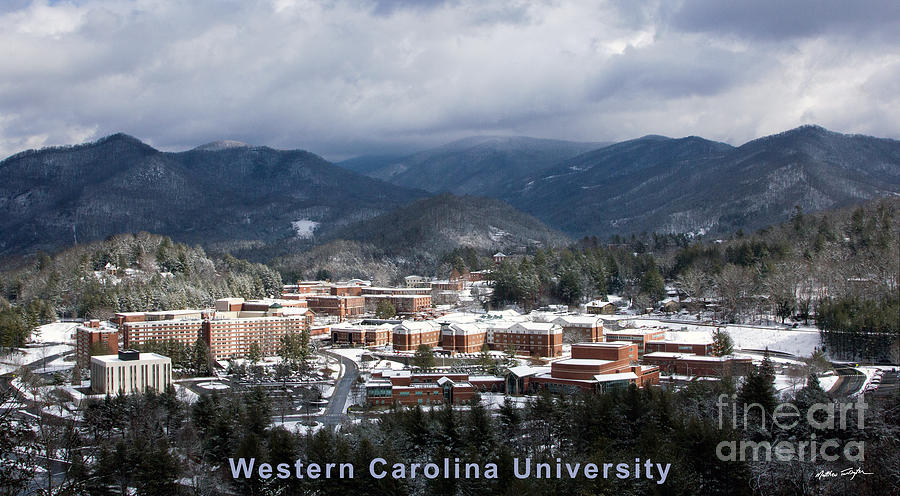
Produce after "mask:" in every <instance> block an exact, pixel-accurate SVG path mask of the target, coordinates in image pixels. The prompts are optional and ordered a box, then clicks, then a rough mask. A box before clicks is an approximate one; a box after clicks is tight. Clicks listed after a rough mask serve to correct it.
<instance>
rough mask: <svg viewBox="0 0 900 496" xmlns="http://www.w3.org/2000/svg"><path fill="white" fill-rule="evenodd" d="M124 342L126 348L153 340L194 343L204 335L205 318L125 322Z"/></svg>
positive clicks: (122, 327) (123, 330)
mask: <svg viewBox="0 0 900 496" xmlns="http://www.w3.org/2000/svg"><path fill="white" fill-rule="evenodd" d="M119 329H120V330H121V331H122V343H123V346H124V347H125V348H134V347H138V346H144V345H146V344H148V343H150V342H151V341H160V342H161V341H177V342H179V343H181V344H185V345H193V344H194V343H196V342H197V339H199V338H200V337H202V336H203V320H200V319H197V320H144V321H133V322H125V323H123V324H122V325H121V326H120V327H119Z"/></svg>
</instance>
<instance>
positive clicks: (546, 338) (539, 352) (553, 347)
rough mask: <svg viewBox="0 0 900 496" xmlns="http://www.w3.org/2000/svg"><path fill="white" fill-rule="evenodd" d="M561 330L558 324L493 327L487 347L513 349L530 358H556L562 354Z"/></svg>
mask: <svg viewBox="0 0 900 496" xmlns="http://www.w3.org/2000/svg"><path fill="white" fill-rule="evenodd" d="M562 344H563V329H562V327H560V326H559V325H558V324H554V323H545V322H518V323H515V324H512V325H510V326H509V327H506V328H502V327H494V329H493V332H491V339H490V340H489V343H488V345H489V346H490V347H491V348H493V349H495V350H506V349H513V350H516V352H517V353H526V354H528V355H532V356H541V357H557V356H560V355H561V354H562Z"/></svg>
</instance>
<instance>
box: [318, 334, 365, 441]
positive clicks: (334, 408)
mask: <svg viewBox="0 0 900 496" xmlns="http://www.w3.org/2000/svg"><path fill="white" fill-rule="evenodd" d="M323 353H324V354H326V355H328V356H331V357H334V358H337V359H338V360H340V362H341V363H342V364H343V365H344V373H343V374H342V375H341V378H340V379H339V380H338V383H337V384H335V386H334V392H333V393H332V394H331V399H330V400H329V402H328V407H327V408H326V409H325V414H324V415H322V416H320V417H319V420H320V421H321V422H322V423H323V424H325V425H339V424H341V422H343V421H344V420H346V419H347V413H346V412H347V399H348V397H349V396H350V389H351V388H352V387H353V384H355V383H356V380H357V378H358V377H359V368H358V367H357V366H356V362H354V361H353V360H351V359H349V358H347V357H345V356H342V355H338V354H337V353H331V352H329V351H323Z"/></svg>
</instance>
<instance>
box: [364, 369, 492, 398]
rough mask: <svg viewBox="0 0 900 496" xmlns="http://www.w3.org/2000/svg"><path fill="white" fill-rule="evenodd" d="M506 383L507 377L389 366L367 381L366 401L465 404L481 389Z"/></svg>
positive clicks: (485, 389) (488, 388)
mask: <svg viewBox="0 0 900 496" xmlns="http://www.w3.org/2000/svg"><path fill="white" fill-rule="evenodd" d="M502 385H503V379H502V378H500V377H493V376H472V377H470V376H469V375H468V374H453V373H447V374H443V373H430V374H429V373H424V374H413V373H412V372H410V371H409V370H389V371H384V372H382V373H379V374H373V380H371V381H369V382H368V383H366V402H367V403H368V404H369V405H371V406H381V405H392V404H400V405H435V404H444V403H448V404H461V403H466V402H469V401H472V400H473V399H474V398H475V393H476V392H477V391H479V390H481V391H490V390H495V391H497V390H502V387H503V386H502Z"/></svg>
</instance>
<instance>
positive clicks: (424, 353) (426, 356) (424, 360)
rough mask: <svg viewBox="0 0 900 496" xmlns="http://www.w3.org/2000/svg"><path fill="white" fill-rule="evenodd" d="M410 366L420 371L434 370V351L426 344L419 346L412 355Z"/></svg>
mask: <svg viewBox="0 0 900 496" xmlns="http://www.w3.org/2000/svg"><path fill="white" fill-rule="evenodd" d="M412 364H413V366H415V367H418V368H420V369H422V370H430V369H433V368H434V351H433V350H432V349H431V346H428V345H427V344H420V345H419V347H418V348H416V354H415V355H413V359H412Z"/></svg>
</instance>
